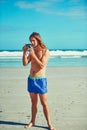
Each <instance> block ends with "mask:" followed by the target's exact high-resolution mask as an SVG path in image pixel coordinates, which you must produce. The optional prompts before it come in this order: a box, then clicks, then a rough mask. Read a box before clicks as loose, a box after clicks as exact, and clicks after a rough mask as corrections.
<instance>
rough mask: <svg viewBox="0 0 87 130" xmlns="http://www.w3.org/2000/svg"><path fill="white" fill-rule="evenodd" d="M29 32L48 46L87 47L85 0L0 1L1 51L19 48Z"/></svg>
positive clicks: (27, 37) (26, 41)
mask: <svg viewBox="0 0 87 130" xmlns="http://www.w3.org/2000/svg"><path fill="white" fill-rule="evenodd" d="M32 32H38V33H40V35H41V37H42V40H43V42H44V43H45V45H46V46H47V47H48V48H49V49H87V41H86V39H87V38H86V37H87V0H0V50H21V49H22V47H23V45H24V44H25V43H29V35H30V34H31V33H32Z"/></svg>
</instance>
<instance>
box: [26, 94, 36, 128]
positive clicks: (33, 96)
mask: <svg viewBox="0 0 87 130" xmlns="http://www.w3.org/2000/svg"><path fill="white" fill-rule="evenodd" d="M30 98H31V103H32V106H31V112H32V117H31V121H30V123H29V124H28V125H26V126H25V128H30V127H32V126H33V125H35V118H36V114H37V102H38V95H37V94H34V93H30Z"/></svg>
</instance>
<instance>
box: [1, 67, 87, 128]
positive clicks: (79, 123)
mask: <svg viewBox="0 0 87 130" xmlns="http://www.w3.org/2000/svg"><path fill="white" fill-rule="evenodd" d="M28 74H29V69H28V67H21V68H20V67H19V68H0V130H16V129H17V130H24V129H25V128H24V125H25V124H27V123H28V122H29V121H30V117H31V101H30V98H29V94H28V92H27V77H28ZM46 75H47V78H48V94H47V99H48V104H49V108H50V114H51V120H52V123H53V126H54V127H55V128H56V130H87V67H47V72H46ZM47 129H48V127H47V123H46V120H45V117H44V115H43V111H42V106H41V104H40V101H39V102H38V113H37V117H36V126H35V127H32V128H31V129H30V130H47Z"/></svg>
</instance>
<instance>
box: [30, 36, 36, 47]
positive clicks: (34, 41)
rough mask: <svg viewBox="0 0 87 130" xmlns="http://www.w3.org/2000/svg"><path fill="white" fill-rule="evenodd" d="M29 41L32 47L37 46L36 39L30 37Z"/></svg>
mask: <svg viewBox="0 0 87 130" xmlns="http://www.w3.org/2000/svg"><path fill="white" fill-rule="evenodd" d="M30 41H31V44H32V46H33V47H36V46H37V45H38V42H37V40H36V38H34V37H31V39H30Z"/></svg>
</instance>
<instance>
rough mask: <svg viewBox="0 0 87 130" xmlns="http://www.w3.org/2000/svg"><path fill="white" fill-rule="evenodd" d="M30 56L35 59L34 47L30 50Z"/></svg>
mask: <svg viewBox="0 0 87 130" xmlns="http://www.w3.org/2000/svg"><path fill="white" fill-rule="evenodd" d="M29 54H30V56H31V57H32V58H34V57H35V56H36V55H35V52H34V49H33V47H31V48H30V53H29Z"/></svg>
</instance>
